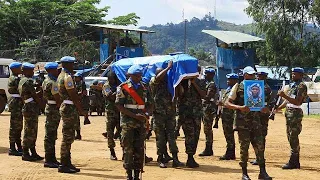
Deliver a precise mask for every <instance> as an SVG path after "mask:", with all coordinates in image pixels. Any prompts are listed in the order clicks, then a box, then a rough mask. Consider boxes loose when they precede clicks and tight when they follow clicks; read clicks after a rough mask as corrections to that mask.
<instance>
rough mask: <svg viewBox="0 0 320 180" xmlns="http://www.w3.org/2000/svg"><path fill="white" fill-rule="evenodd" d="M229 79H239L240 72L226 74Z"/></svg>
mask: <svg viewBox="0 0 320 180" xmlns="http://www.w3.org/2000/svg"><path fill="white" fill-rule="evenodd" d="M226 77H227V79H239V75H238V74H234V73H232V74H227V75H226Z"/></svg>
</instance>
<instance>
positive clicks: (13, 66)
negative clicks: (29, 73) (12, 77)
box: [9, 62, 22, 69]
mask: <svg viewBox="0 0 320 180" xmlns="http://www.w3.org/2000/svg"><path fill="white" fill-rule="evenodd" d="M21 66H22V64H21V63H19V62H12V63H11V64H10V65H9V68H10V69H13V68H21Z"/></svg>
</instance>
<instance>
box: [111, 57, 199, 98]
mask: <svg viewBox="0 0 320 180" xmlns="http://www.w3.org/2000/svg"><path fill="white" fill-rule="evenodd" d="M170 60H172V61H173V67H172V68H171V69H170V70H169V71H168V73H167V81H168V90H169V91H170V93H171V94H172V96H174V89H175V87H176V86H177V85H178V84H179V83H180V82H181V80H182V79H183V78H184V77H190V76H196V75H199V73H198V60H197V59H196V58H194V57H192V56H189V55H187V54H178V55H172V56H171V55H165V56H149V57H139V58H127V59H121V60H119V61H117V62H115V63H113V64H112V65H111V68H112V70H113V71H114V72H115V74H116V75H117V77H118V79H119V80H120V81H121V82H124V81H126V79H127V76H126V74H127V71H128V69H129V68H130V67H131V66H132V65H133V64H140V65H141V66H143V67H145V71H144V73H143V79H142V81H143V82H144V83H149V81H150V79H151V78H152V77H153V76H155V72H156V69H157V68H166V67H167V65H168V62H169V61H170Z"/></svg>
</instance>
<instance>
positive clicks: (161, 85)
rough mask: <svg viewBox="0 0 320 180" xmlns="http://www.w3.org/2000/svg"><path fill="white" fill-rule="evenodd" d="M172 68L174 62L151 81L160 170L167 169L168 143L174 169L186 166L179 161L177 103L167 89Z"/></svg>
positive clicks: (158, 72)
mask: <svg viewBox="0 0 320 180" xmlns="http://www.w3.org/2000/svg"><path fill="white" fill-rule="evenodd" d="M171 67H172V61H170V62H169V63H168V67H167V68H165V69H157V72H156V76H155V77H152V79H151V81H150V87H151V92H152V96H153V100H154V111H153V117H154V131H155V133H156V141H157V154H158V160H157V161H158V163H159V167H160V168H166V167H167V166H166V164H165V163H166V162H165V159H164V155H165V154H166V153H167V141H168V143H169V148H170V152H171V153H172V156H173V163H172V167H181V166H184V164H183V163H181V162H180V161H179V159H178V152H179V150H178V147H177V143H176V139H175V133H174V132H175V124H176V120H175V109H176V106H175V103H173V102H172V95H171V94H170V92H169V91H168V88H167V85H168V83H167V80H166V79H167V77H166V76H167V72H168V71H169V70H170V69H171Z"/></svg>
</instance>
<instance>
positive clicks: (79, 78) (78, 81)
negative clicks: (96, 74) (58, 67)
mask: <svg viewBox="0 0 320 180" xmlns="http://www.w3.org/2000/svg"><path fill="white" fill-rule="evenodd" d="M74 83H75V86H76V90H77V94H78V95H79V99H80V102H82V97H83V88H86V86H85V85H83V84H82V74H81V73H79V72H77V73H75V74H74ZM81 104H82V103H81ZM82 107H83V104H82ZM74 128H75V134H76V135H75V137H74V139H77V140H81V139H82V136H81V125H80V116H78V119H77V123H76V124H75V127H74Z"/></svg>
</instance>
